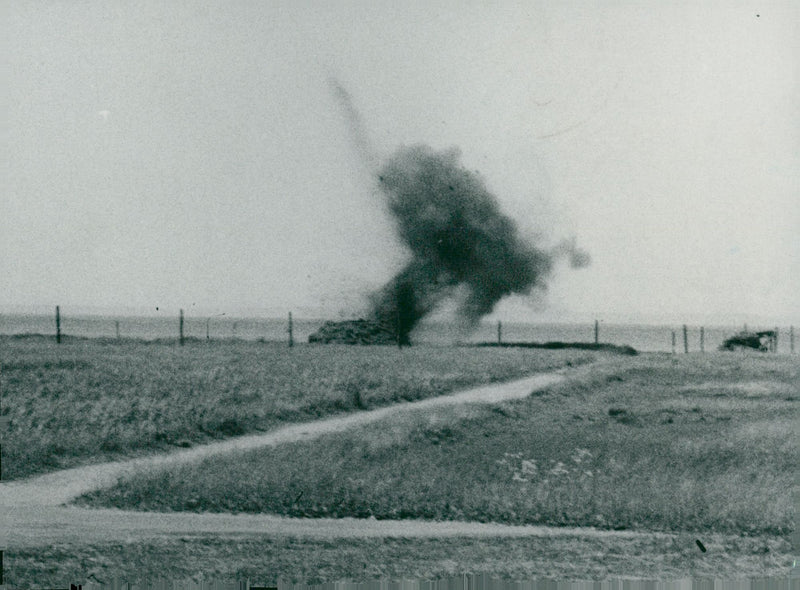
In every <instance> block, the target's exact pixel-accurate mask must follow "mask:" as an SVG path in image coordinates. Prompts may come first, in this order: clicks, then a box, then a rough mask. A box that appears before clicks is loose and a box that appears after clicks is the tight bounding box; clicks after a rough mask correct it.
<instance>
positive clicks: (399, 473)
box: [81, 353, 800, 536]
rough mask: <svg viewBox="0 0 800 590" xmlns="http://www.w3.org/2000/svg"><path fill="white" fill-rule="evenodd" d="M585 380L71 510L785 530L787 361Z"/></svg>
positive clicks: (215, 466)
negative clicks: (94, 507)
mask: <svg viewBox="0 0 800 590" xmlns="http://www.w3.org/2000/svg"><path fill="white" fill-rule="evenodd" d="M579 372H580V370H579ZM583 373H584V374H583V376H582V377H580V378H578V379H577V380H574V381H571V382H569V383H567V384H564V385H559V386H554V387H552V388H550V389H549V390H547V391H545V392H542V393H540V394H537V395H535V396H532V397H530V398H527V399H525V400H522V401H517V402H508V403H504V404H502V405H501V406H497V407H494V408H491V407H482V406H474V407H463V408H456V409H440V410H437V411H435V412H426V413H421V412H419V413H413V414H409V415H407V416H404V417H403V418H402V419H398V418H395V419H392V420H391V421H387V422H384V423H377V424H374V425H370V426H368V427H365V428H362V429H358V430H354V431H350V432H347V433H342V434H336V435H328V436H326V437H324V438H322V439H319V440H316V441H313V442H305V443H295V444H291V445H284V446H280V447H276V448H265V449H261V450H257V451H251V452H243V453H240V454H238V455H229V456H225V457H215V458H211V459H208V460H205V461H203V462H202V463H199V464H196V465H191V466H185V467H181V468H178V469H172V470H170V471H169V472H154V473H147V474H140V475H138V476H135V477H132V478H129V479H127V480H124V481H122V482H120V484H119V485H117V486H116V487H114V488H112V489H109V490H104V491H100V492H97V493H95V494H92V495H90V496H88V497H85V498H83V499H82V500H81V502H84V503H89V504H92V505H103V506H115V507H122V508H131V509H141V510H178V511H180V510H192V511H232V512H272V513H278V514H285V515H293V516H335V517H341V516H356V517H369V516H373V517H375V518H379V519H380V518H423V519H442V520H447V519H457V520H477V521H497V522H504V523H515V524H523V523H525V524H547V525H572V526H595V527H599V528H607V529H637V530H651V531H652V530H658V531H696V532H700V533H704V534H710V533H726V534H740V533H745V534H750V535H773V536H786V535H788V534H789V532H790V531H791V530H792V529H793V526H794V519H795V515H794V510H793V507H792V501H791V498H792V492H793V490H797V488H798V484H797V479H796V474H797V473H799V472H800V441H798V437H797V434H796V427H797V424H798V417H799V414H798V401H800V364H798V363H797V359H796V358H794V359H793V358H791V357H788V356H778V355H766V354H759V353H752V354H730V353H714V354H706V355H702V356H701V355H690V356H683V355H679V356H675V357H673V356H670V355H642V356H640V357H633V358H618V359H616V360H614V362H613V363H611V364H606V365H604V367H602V368H599V367H593V368H591V369H589V368H587V369H586V370H585V371H584V372H583Z"/></svg>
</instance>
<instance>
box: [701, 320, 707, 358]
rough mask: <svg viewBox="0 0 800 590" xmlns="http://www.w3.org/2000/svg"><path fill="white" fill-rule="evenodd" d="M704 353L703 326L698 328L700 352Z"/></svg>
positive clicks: (704, 334)
mask: <svg viewBox="0 0 800 590" xmlns="http://www.w3.org/2000/svg"><path fill="white" fill-rule="evenodd" d="M705 351H706V331H705V328H704V327H703V326H700V352H705Z"/></svg>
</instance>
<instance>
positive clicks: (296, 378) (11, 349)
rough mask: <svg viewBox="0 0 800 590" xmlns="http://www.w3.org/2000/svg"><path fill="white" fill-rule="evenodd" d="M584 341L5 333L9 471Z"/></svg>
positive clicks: (368, 403) (281, 415) (554, 364)
mask: <svg viewBox="0 0 800 590" xmlns="http://www.w3.org/2000/svg"><path fill="white" fill-rule="evenodd" d="M597 357H598V355H597V354H596V353H592V352H586V351H526V350H522V349H516V350H501V349H498V350H485V349H484V350H481V349H470V348H445V347H412V348H404V349H402V350H398V349H396V348H394V347H376V346H373V347H356V348H354V347H348V346H311V345H298V346H295V347H294V348H292V349H289V348H287V347H285V346H284V345H279V344H269V343H257V342H245V341H214V342H212V343H206V342H203V341H190V342H189V343H187V345H186V346H184V347H180V346H178V345H177V344H176V343H169V342H142V341H130V340H127V341H126V340H123V341H114V340H107V341H103V340H86V339H75V338H67V339H66V340H65V342H64V343H62V344H60V345H56V344H55V342H54V341H53V339H52V338H45V337H8V336H4V337H0V389H2V396H3V397H2V403H1V404H0V412H2V414H3V415H5V416H7V417H8V418H10V424H9V426H8V429H7V431H6V432H5V433H4V437H3V449H2V450H3V457H2V461H3V473H2V476H3V479H4V480H12V479H17V478H21V477H25V476H29V475H32V474H36V473H42V472H46V471H52V470H55V469H60V468H65V467H71V466H75V465H78V464H82V463H87V462H97V461H102V460H110V459H115V458H119V457H122V456H133V455H137V454H143V453H149V452H153V451H164V450H168V449H170V448H176V447H188V446H192V445H195V444H197V443H203V442H208V441H211V440H214V439H219V438H224V437H229V436H235V435H240V434H245V433H251V432H257V431H264V430H269V429H271V428H274V427H275V426H277V425H280V424H282V423H287V422H298V421H305V420H312V419H315V418H319V417H321V416H326V415H331V414H336V413H341V412H348V411H356V410H359V409H364V408H370V407H376V406H381V405H386V404H390V403H393V402H397V401H400V400H414V399H420V398H425V397H430V396H435V395H440V394H442V393H446V392H450V391H453V390H456V389H459V388H463V387H466V386H469V385H473V384H481V383H489V382H495V381H502V380H507V379H512V378H515V377H521V376H523V375H528V374H531V373H536V372H540V371H547V370H551V369H554V368H558V367H562V366H564V365H565V364H566V363H570V364H572V365H578V364H581V363H584V362H588V361H591V360H593V359H595V358H597Z"/></svg>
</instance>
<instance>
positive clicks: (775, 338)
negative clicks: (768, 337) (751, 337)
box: [772, 326, 778, 354]
mask: <svg viewBox="0 0 800 590" xmlns="http://www.w3.org/2000/svg"><path fill="white" fill-rule="evenodd" d="M774 340H775V350H773V351H772V352H774V353H776V354H777V352H778V326H775V336H774Z"/></svg>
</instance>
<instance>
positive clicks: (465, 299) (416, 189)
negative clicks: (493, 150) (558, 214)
mask: <svg viewBox="0 0 800 590" xmlns="http://www.w3.org/2000/svg"><path fill="white" fill-rule="evenodd" d="M329 82H330V84H331V88H332V90H333V93H334V96H335V97H336V100H337V102H338V103H339V106H340V107H341V108H342V109H343V111H344V113H345V116H346V118H347V124H348V127H349V129H350V132H351V134H352V139H353V141H354V143H355V147H356V148H357V149H358V152H359V155H360V156H361V158H362V160H363V162H364V163H365V164H366V165H367V167H368V168H369V170H370V172H371V173H373V174H375V175H376V176H377V180H378V181H379V186H380V188H381V190H382V192H383V193H384V194H385V195H386V197H387V203H388V207H389V210H390V212H391V213H392V215H393V217H394V220H395V222H396V225H397V231H398V233H399V235H400V238H401V239H402V241H403V242H404V243H405V244H406V246H407V247H408V249H409V250H410V252H411V260H410V261H409V262H408V263H407V264H406V266H405V267H404V268H403V269H402V270H401V271H400V272H399V273H398V274H397V275H395V276H394V277H393V278H392V280H391V281H389V283H388V284H386V285H384V287H383V288H381V289H380V290H379V291H378V292H377V293H374V294H373V296H372V301H373V306H372V319H373V320H375V321H377V322H379V323H381V324H383V325H384V326H386V327H387V328H388V329H390V330H391V331H392V332H394V333H396V334H397V336H398V338H399V341H400V343H401V344H408V343H409V335H410V333H411V331H412V330H413V329H414V327H415V326H416V325H417V323H418V322H419V321H420V320H421V319H422V318H423V317H425V315H427V314H428V313H429V312H431V311H433V310H434V309H435V308H436V306H437V305H439V304H440V303H441V302H442V301H443V300H445V299H447V298H449V297H452V296H455V295H457V294H458V295H460V296H461V297H460V298H459V302H460V303H459V307H458V314H459V317H460V318H461V319H462V320H463V322H464V323H465V324H466V326H467V327H474V326H475V324H477V322H478V321H479V320H480V318H481V317H482V316H484V315H486V314H488V313H490V312H491V311H492V309H493V308H494V306H495V305H496V304H497V303H498V302H499V301H500V300H501V299H502V298H503V297H506V296H507V295H511V294H520V295H525V294H529V293H531V292H532V291H533V290H534V289H544V288H545V287H546V279H547V278H548V277H549V276H550V274H551V272H552V269H553V266H554V264H555V262H556V261H557V260H558V259H559V258H563V257H567V258H569V261H570V265H571V266H572V267H573V268H580V267H583V266H586V265H588V264H589V255H588V254H587V253H586V252H584V251H582V250H579V249H578V248H577V247H576V246H575V240H567V241H563V242H561V243H560V244H559V245H557V246H556V247H555V248H553V249H550V250H545V249H540V248H536V247H535V246H533V245H532V244H530V243H528V242H527V241H526V240H524V239H523V238H522V237H521V236H520V235H519V232H518V231H517V228H516V225H515V224H514V222H513V221H512V220H511V219H510V218H509V217H507V216H506V215H504V214H503V213H502V212H501V211H500V207H499V204H498V202H497V199H496V198H495V197H494V195H492V194H491V193H490V192H489V190H488V189H487V188H486V186H485V184H484V182H483V180H482V179H481V177H480V176H479V175H477V174H475V173H473V172H470V171H469V170H466V169H465V168H464V167H463V166H462V165H461V164H460V163H459V157H460V153H459V151H458V150H457V149H450V150H445V151H442V152H436V151H434V150H433V149H431V148H430V147H428V146H425V145H416V146H412V147H404V148H401V149H399V150H397V152H395V154H394V155H393V156H392V157H391V158H389V159H388V160H387V161H385V162H384V163H383V164H382V165H381V164H380V158H379V157H378V156H377V155H376V152H375V150H374V148H373V146H372V145H371V143H370V141H369V135H368V134H367V132H366V130H365V127H364V124H363V122H362V120H361V116H360V115H359V113H358V110H357V109H356V108H355V106H354V104H353V101H352V98H351V97H350V93H349V92H347V90H346V89H345V88H344V86H342V84H340V83H339V81H338V80H336V79H335V78H333V77H332V78H330V79H329Z"/></svg>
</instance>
